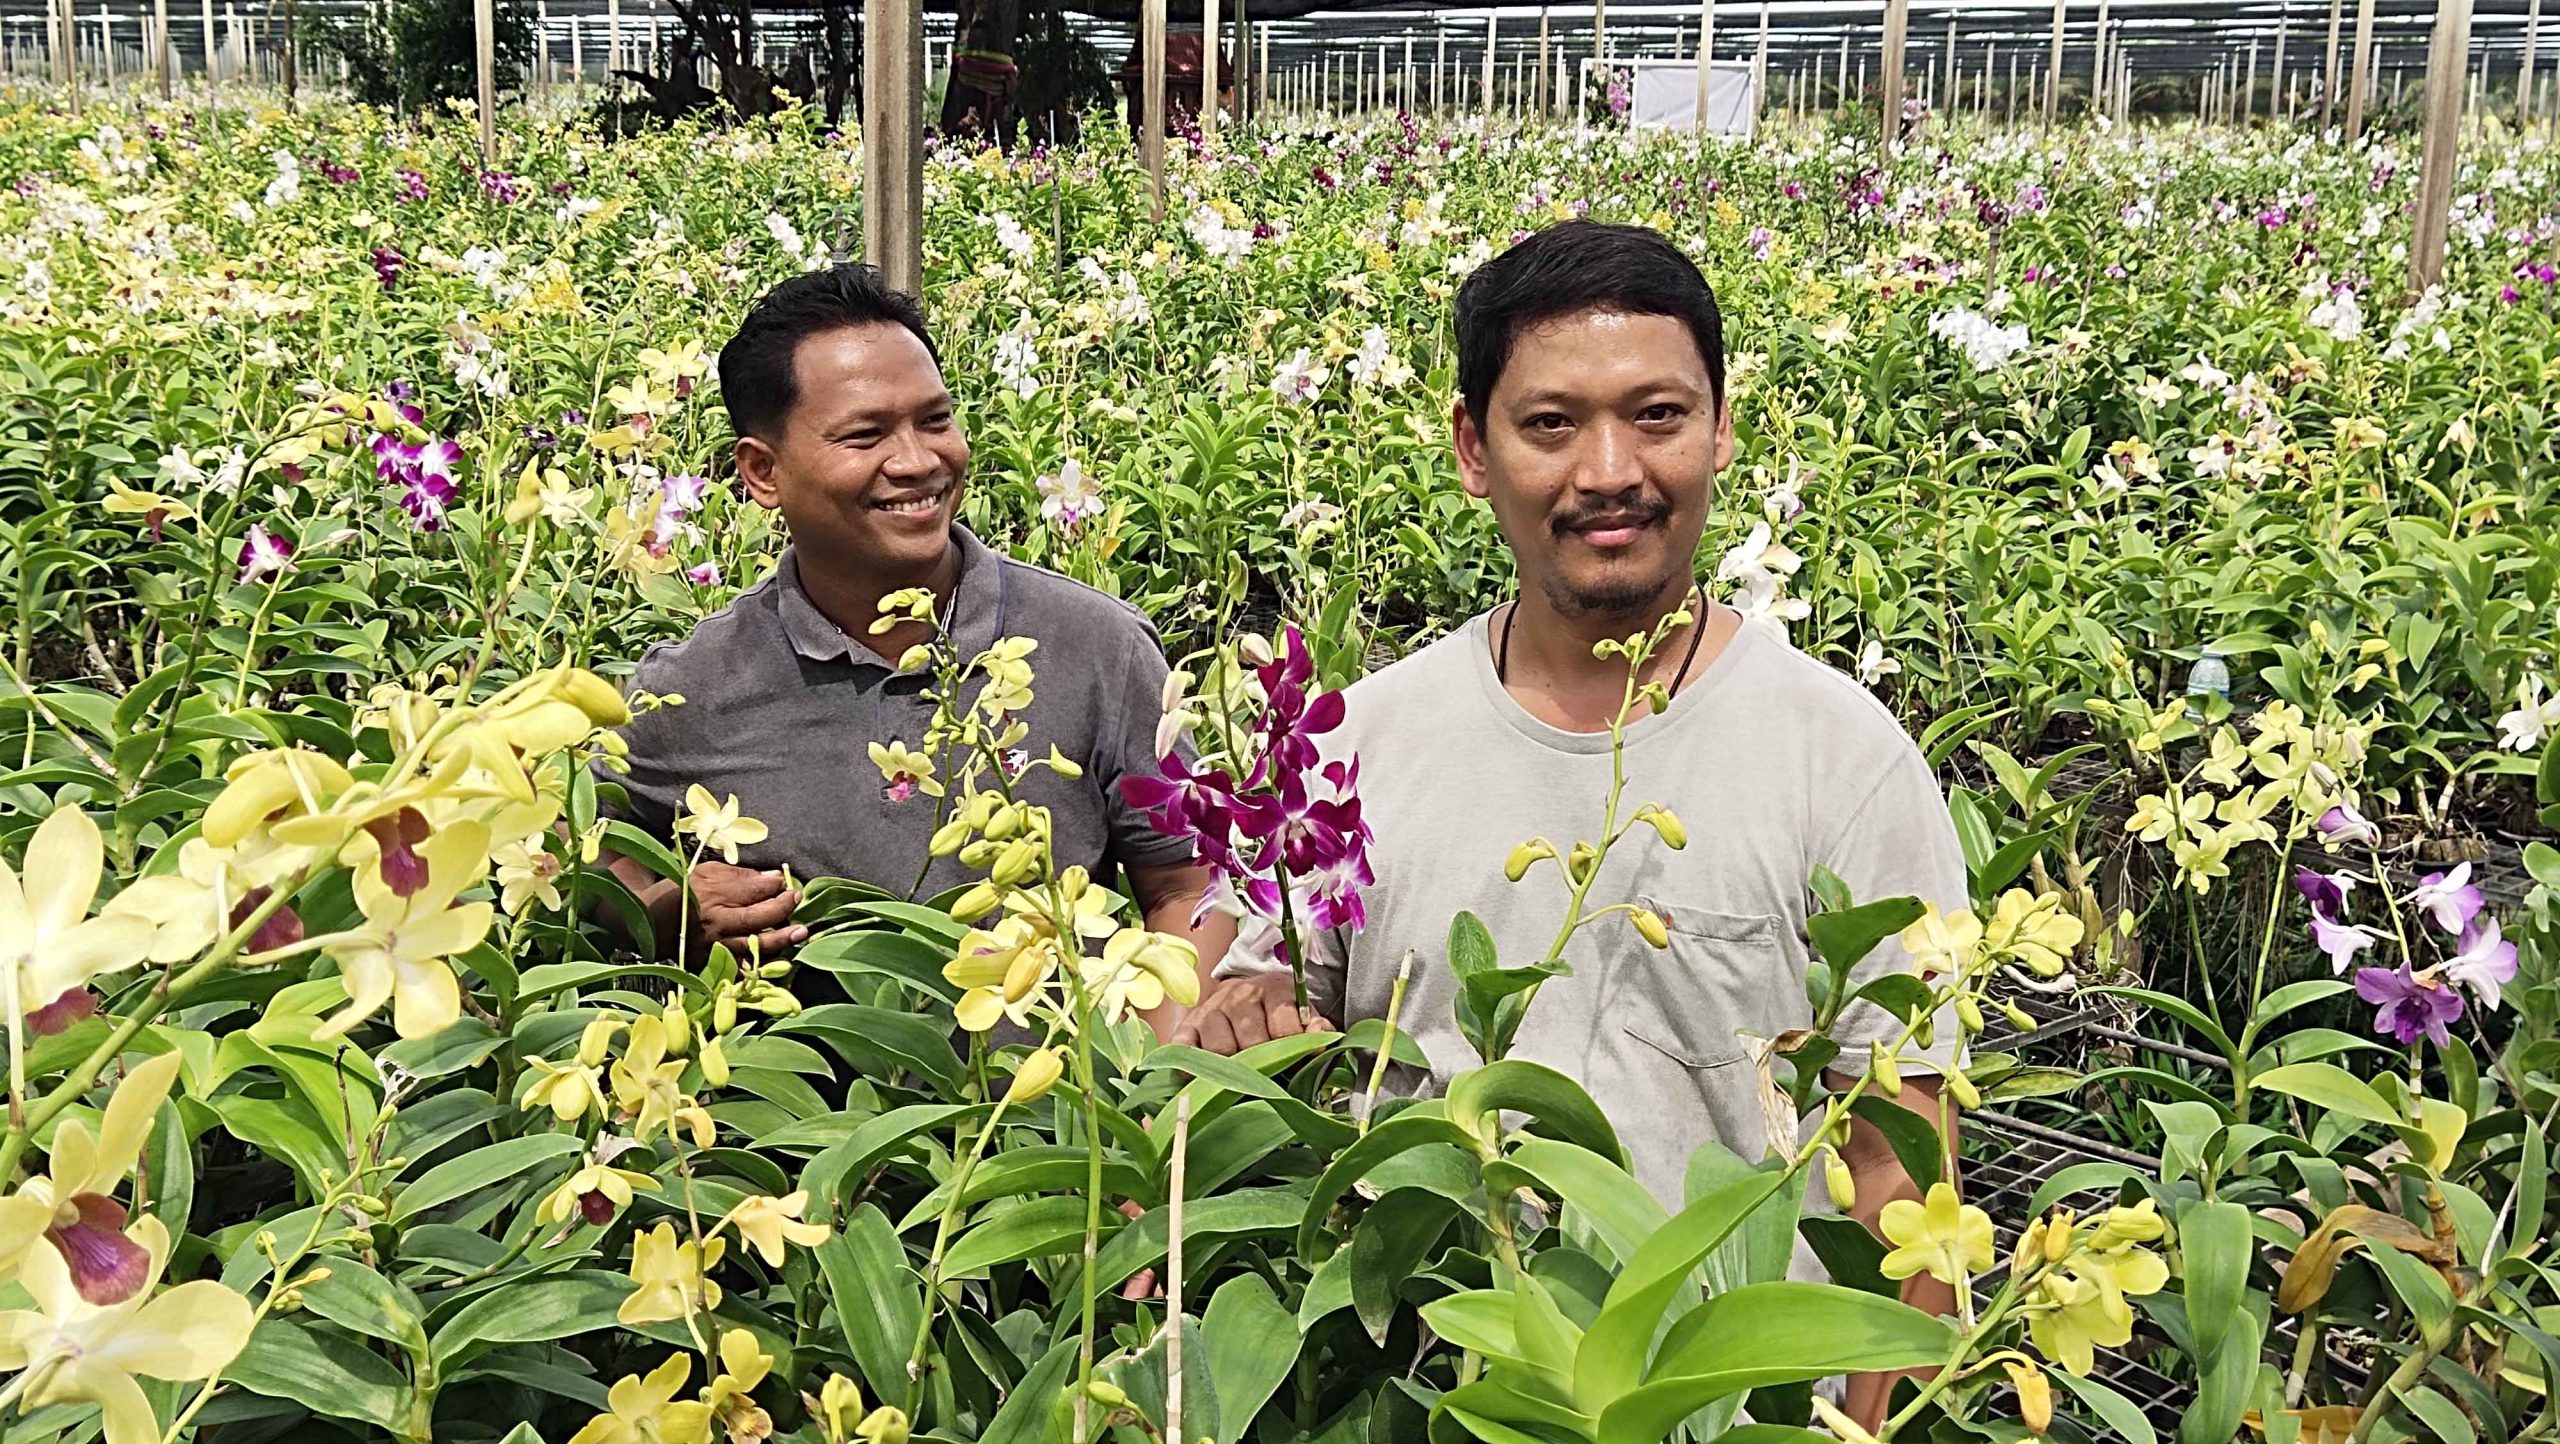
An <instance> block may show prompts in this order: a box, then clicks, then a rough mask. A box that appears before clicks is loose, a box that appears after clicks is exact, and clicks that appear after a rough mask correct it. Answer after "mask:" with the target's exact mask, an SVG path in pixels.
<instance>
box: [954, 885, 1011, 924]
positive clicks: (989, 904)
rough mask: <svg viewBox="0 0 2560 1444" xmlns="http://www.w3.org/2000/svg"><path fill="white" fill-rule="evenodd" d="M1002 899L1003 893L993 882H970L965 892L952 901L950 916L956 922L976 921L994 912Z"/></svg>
mask: <svg viewBox="0 0 2560 1444" xmlns="http://www.w3.org/2000/svg"><path fill="white" fill-rule="evenodd" d="M1003 901H1004V894H1002V893H1001V892H998V891H997V890H996V887H995V885H994V884H993V883H984V882H981V883H972V884H970V886H969V890H968V891H967V892H964V893H962V894H960V896H959V897H958V898H956V899H954V900H953V901H952V904H951V916H952V918H953V919H954V920H955V921H958V922H964V923H967V922H976V921H977V920H978V919H980V918H982V917H985V916H986V915H987V914H989V913H991V912H994V911H995V910H996V906H997V905H998V904H999V903H1002V902H1003Z"/></svg>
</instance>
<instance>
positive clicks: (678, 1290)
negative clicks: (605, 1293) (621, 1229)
mask: <svg viewBox="0 0 2560 1444" xmlns="http://www.w3.org/2000/svg"><path fill="white" fill-rule="evenodd" d="M728 1248H729V1241H728V1240H727V1239H724V1238H721V1237H720V1236H718V1235H717V1234H714V1235H713V1236H712V1237H710V1238H709V1239H706V1240H704V1241H703V1242H701V1243H698V1244H697V1243H695V1242H694V1241H693V1240H691V1239H685V1240H684V1241H682V1242H678V1241H677V1239H676V1226H675V1223H674V1222H673V1221H672V1220H670V1221H668V1222H665V1223H661V1224H659V1225H658V1226H657V1227H656V1228H653V1229H650V1230H648V1231H647V1232H646V1233H642V1234H638V1235H636V1236H634V1237H633V1238H632V1240H631V1281H632V1282H633V1283H635V1284H637V1285H638V1286H639V1287H637V1288H635V1289H633V1290H632V1291H631V1297H629V1298H627V1299H624V1300H623V1301H622V1307H621V1308H620V1309H619V1310H617V1311H616V1312H615V1313H614V1317H615V1318H617V1319H619V1320H621V1321H622V1322H623V1323H625V1324H629V1325H634V1326H637V1325H640V1324H661V1323H666V1322H668V1321H669V1320H672V1319H681V1318H683V1317H684V1316H685V1315H687V1314H703V1313H709V1312H710V1311H711V1310H713V1309H716V1308H718V1307H720V1286H719V1285H718V1284H715V1283H713V1282H712V1281H711V1279H710V1277H709V1275H710V1272H711V1270H712V1269H713V1268H715V1267H717V1266H718V1265H719V1263H720V1258H721V1255H723V1254H725V1253H726V1252H728Z"/></svg>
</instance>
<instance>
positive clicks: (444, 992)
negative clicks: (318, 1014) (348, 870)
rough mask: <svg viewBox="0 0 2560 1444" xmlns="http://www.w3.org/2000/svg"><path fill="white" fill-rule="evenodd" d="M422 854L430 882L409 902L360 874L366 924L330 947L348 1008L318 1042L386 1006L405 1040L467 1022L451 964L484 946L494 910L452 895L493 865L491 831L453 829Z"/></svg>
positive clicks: (375, 876) (321, 1030) (320, 1031)
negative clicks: (458, 956)
mask: <svg viewBox="0 0 2560 1444" xmlns="http://www.w3.org/2000/svg"><path fill="white" fill-rule="evenodd" d="M417 851H418V855H419V857H420V858H421V859H422V860H423V861H424V862H425V864H426V877H425V879H424V881H423V882H421V883H420V884H419V886H418V888H417V890H416V891H414V892H412V893H410V894H409V895H407V896H406V897H402V896H400V895H398V894H397V893H395V892H393V891H392V890H391V889H390V888H389V887H388V886H386V885H384V884H383V883H382V882H381V881H380V878H381V875H380V874H379V873H378V872H377V873H360V874H358V875H357V879H356V889H355V892H356V901H357V903H358V905H359V906H361V907H362V908H363V909H364V917H365V926H364V927H363V928H362V929H360V930H358V931H357V932H355V933H354V934H352V935H351V936H350V937H349V939H348V940H347V941H344V942H336V943H331V944H330V945H329V946H328V947H327V949H326V951H327V952H328V954H329V956H331V957H333V958H335V959H337V961H338V967H339V970H340V971H341V972H342V973H344V974H345V977H346V984H347V1006H346V1007H344V1008H342V1009H340V1010H339V1011H338V1012H336V1013H335V1014H332V1015H331V1016H330V1017H329V1019H328V1020H327V1021H325V1022H323V1023H322V1024H321V1025H320V1026H319V1027H318V1028H316V1029H314V1030H313V1031H312V1036H313V1037H314V1038H318V1039H323V1040H326V1039H330V1038H336V1037H339V1036H341V1035H343V1034H344V1033H345V1032H346V1031H347V1030H348V1029H350V1028H352V1027H354V1026H355V1025H356V1024H358V1023H360V1022H363V1021H364V1020H365V1019H367V1018H369V1017H371V1016H373V1015H374V1014H375V1013H377V1012H379V1011H381V1008H382V1005H383V1004H384V1003H389V1004H391V1005H392V1013H391V1022H392V1027H393V1028H394V1029H395V1030H396V1031H397V1032H398V1033H399V1034H400V1036H401V1037H403V1038H426V1037H432V1036H433V1035H435V1034H437V1033H441V1032H443V1031H444V1030H445V1029H447V1028H450V1027H452V1026H453V1024H454V1020H455V1019H457V1018H460V1017H461V1016H462V985H461V984H460V983H459V982H457V981H456V980H455V978H454V976H453V965H452V964H451V963H450V962H448V961H447V959H449V958H451V957H452V956H453V955H454V954H456V953H463V952H468V951H470V950H471V949H473V948H475V947H478V946H479V945H480V940H481V939H482V938H485V937H487V936H488V935H489V924H490V923H491V922H492V921H493V920H494V918H495V909H493V908H491V907H490V906H489V904H487V903H485V902H474V903H456V902H454V895H455V894H457V893H459V892H461V891H462V890H463V889H464V888H466V887H468V886H470V885H471V884H472V883H474V882H477V881H479V878H480V873H481V871H482V870H483V869H484V868H486V867H487V866H488V862H489V829H488V828H487V827H486V826H484V825H483V824H480V823H476V822H457V823H451V824H448V825H447V826H445V827H444V828H442V829H440V830H438V831H437V832H436V833H435V835H434V836H432V837H430V838H428V839H427V840H426V841H425V842H424V843H422V844H420V845H419V847H418V850H417ZM369 879H370V880H372V882H373V886H372V887H370V888H369V887H368V886H367V882H368V880H369Z"/></svg>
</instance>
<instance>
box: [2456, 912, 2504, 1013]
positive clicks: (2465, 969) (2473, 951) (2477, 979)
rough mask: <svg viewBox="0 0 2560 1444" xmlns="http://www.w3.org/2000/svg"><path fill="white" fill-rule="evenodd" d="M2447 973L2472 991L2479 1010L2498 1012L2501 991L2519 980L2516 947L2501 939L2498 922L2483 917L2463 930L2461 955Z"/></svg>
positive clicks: (2458, 954)
mask: <svg viewBox="0 0 2560 1444" xmlns="http://www.w3.org/2000/svg"><path fill="white" fill-rule="evenodd" d="M2444 973H2445V976H2446V977H2448V978H2451V979H2453V980H2454V981H2455V982H2457V983H2460V984H2461V985H2462V986H2464V987H2465V988H2468V989H2470V990H2471V994H2472V996H2474V997H2476V998H2478V999H2479V1000H2480V1006H2482V1007H2484V1008H2487V1009H2488V1010H2489V1011H2491V1012H2493V1013H2494V1012H2496V1011H2497V1010H2498V1003H2499V997H2498V990H2499V989H2500V988H2502V987H2504V986H2506V985H2507V984H2509V983H2511V982H2514V981H2515V977H2516V945H2515V944H2513V943H2511V942H2508V941H2506V940H2505V939H2504V938H2502V937H2500V936H2499V935H2498V920H2497V919H2496V918H2494V917H2488V916H2485V915H2484V916H2481V917H2478V918H2475V919H2473V921H2472V923H2471V925H2470V926H2469V927H2467V928H2465V929H2464V930H2463V933H2462V943H2461V951H2459V952H2457V953H2455V954H2454V955H2453V956H2452V957H2450V958H2447V959H2446V960H2445V964H2444Z"/></svg>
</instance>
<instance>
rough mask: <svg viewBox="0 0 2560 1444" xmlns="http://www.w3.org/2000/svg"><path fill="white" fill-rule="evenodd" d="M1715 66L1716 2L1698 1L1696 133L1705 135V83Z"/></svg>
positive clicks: (1710, 0)
mask: <svg viewBox="0 0 2560 1444" xmlns="http://www.w3.org/2000/svg"><path fill="white" fill-rule="evenodd" d="M1715 65H1716V0H1698V133H1699V134H1700V135H1704V134H1706V133H1707V81H1708V78H1709V77H1710V76H1711V75H1712V74H1713V73H1714V71H1715Z"/></svg>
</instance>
